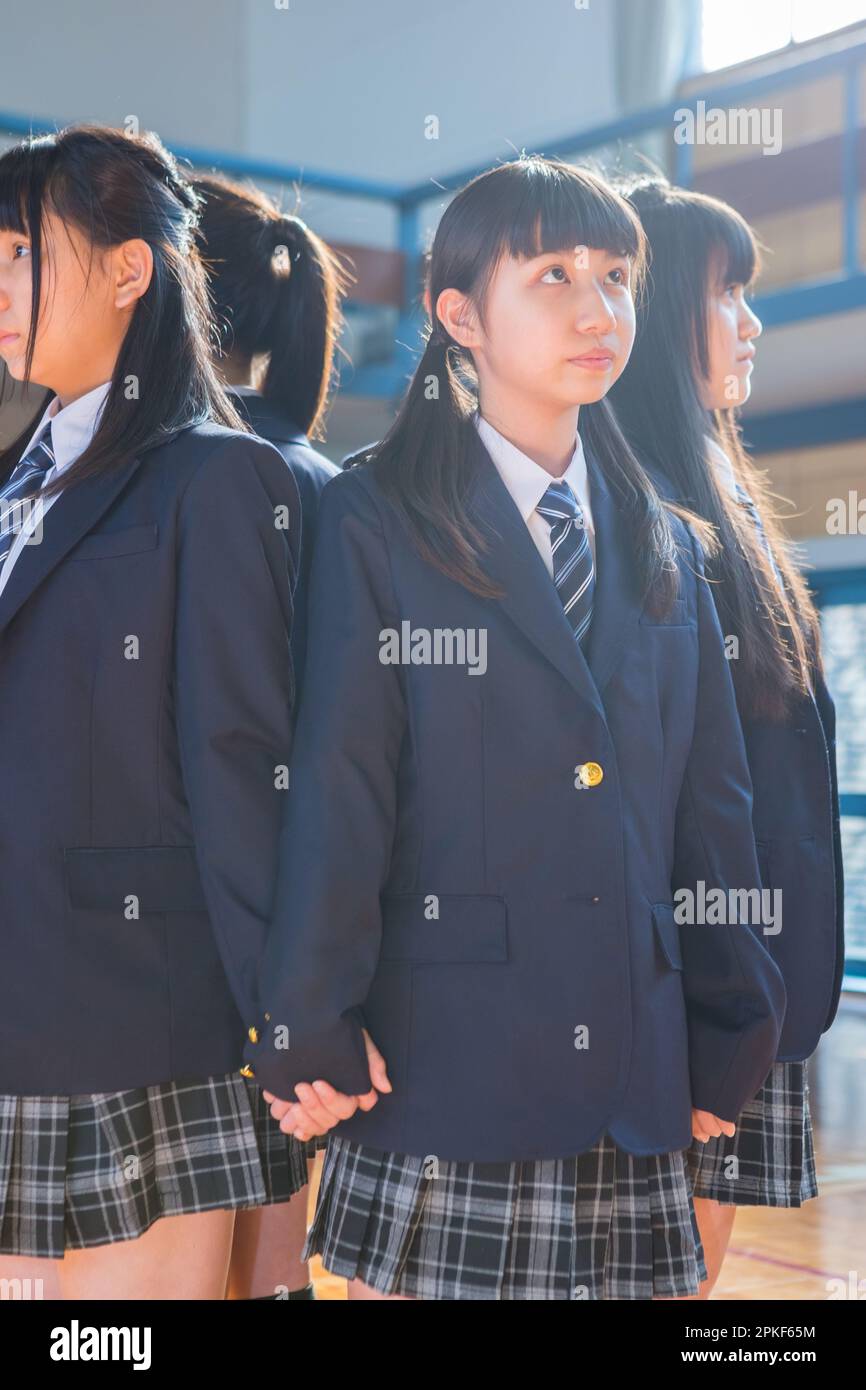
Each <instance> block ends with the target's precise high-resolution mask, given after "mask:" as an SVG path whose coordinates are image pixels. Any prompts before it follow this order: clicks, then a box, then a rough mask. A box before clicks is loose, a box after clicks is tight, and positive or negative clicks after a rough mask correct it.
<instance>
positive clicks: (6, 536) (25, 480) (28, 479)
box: [0, 420, 54, 566]
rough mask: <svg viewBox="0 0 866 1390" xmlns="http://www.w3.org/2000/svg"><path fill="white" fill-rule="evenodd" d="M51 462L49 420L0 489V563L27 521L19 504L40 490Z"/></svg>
mask: <svg viewBox="0 0 866 1390" xmlns="http://www.w3.org/2000/svg"><path fill="white" fill-rule="evenodd" d="M53 465H54V446H53V443H52V439H51V421H50V420H49V421H48V423H47V425H46V426H45V429H44V430H43V431H42V433H41V434H40V436H39V438H38V439H37V440H36V443H35V444H34V445H33V446H32V448H31V449H29V450H28V451H27V453H26V454H25V455H24V457H23V458H22V459H21V461H20V463H16V465H15V467H14V468H13V469H12V472H11V473H10V475H9V478H8V480H7V482H6V483H5V484H4V486H3V487H2V488H0V566H2V564H3V562H4V560H5V559H6V557H7V555H8V554H9V552H10V550H11V549H12V546H13V545H14V543H15V537H16V536H17V534H18V532H19V531H20V530H21V528H22V526H23V525H24V522H25V521H26V520H27V516H28V509H27V507H26V506H23V505H21V504H22V503H23V502H24V499H25V498H28V497H33V496H35V495H36V494H37V493H38V492H40V491H41V488H42V484H43V482H44V481H45V474H46V473H47V472H48V470H49V468H52V467H53Z"/></svg>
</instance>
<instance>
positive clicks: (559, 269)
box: [541, 265, 568, 285]
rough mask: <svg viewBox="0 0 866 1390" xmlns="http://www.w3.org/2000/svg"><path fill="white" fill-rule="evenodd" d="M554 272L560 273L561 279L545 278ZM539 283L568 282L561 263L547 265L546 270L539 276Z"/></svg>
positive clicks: (554, 283) (564, 283) (555, 283)
mask: <svg viewBox="0 0 866 1390" xmlns="http://www.w3.org/2000/svg"><path fill="white" fill-rule="evenodd" d="M556 274H559V275H562V276H563V277H564V278H563V279H562V280H548V279H547V277H548V275H556ZM541 283H542V284H548V285H566V284H568V276H567V275H566V273H565V271H564V270H563V268H562V266H561V265H551V266H548V268H547V270H546V271H545V272H544V274H543V275H542V277H541Z"/></svg>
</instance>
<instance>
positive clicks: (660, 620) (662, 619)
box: [640, 598, 692, 627]
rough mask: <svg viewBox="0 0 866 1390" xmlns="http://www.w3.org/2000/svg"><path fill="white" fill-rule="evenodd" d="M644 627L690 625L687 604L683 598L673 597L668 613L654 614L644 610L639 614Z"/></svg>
mask: <svg viewBox="0 0 866 1390" xmlns="http://www.w3.org/2000/svg"><path fill="white" fill-rule="evenodd" d="M640 620H641V623H642V624H643V626H644V627H691V626H692V624H691V623H690V621H689V610H688V604H687V603H686V601H685V599H684V598H675V599H674V601H673V603H672V604H671V610H670V612H669V613H665V614H664V615H663V616H655V615H654V614H652V613H649V612H647V611H646V610H644V612H643V613H641V616H640Z"/></svg>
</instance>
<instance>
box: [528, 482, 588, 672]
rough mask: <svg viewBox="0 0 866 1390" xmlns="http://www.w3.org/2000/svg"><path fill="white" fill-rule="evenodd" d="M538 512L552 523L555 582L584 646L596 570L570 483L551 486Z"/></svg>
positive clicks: (578, 505) (576, 634)
mask: <svg viewBox="0 0 866 1390" xmlns="http://www.w3.org/2000/svg"><path fill="white" fill-rule="evenodd" d="M536 511H537V512H538V513H539V514H540V515H541V516H543V517H544V519H545V521H549V522H550V546H551V550H552V551H553V582H554V584H555V585H556V592H557V593H558V594H559V598H560V601H561V603H562V606H563V608H564V610H565V616H566V617H567V618H568V621H569V623H570V624H571V626H572V628H573V630H574V635H575V637H576V638H577V640H578V642H579V643H580V644H581V646H583V644H584V639H585V638H586V635H587V633H588V632H589V625H590V622H591V621H592V597H593V593H594V590H595V567H594V565H593V563H592V548H591V546H590V544H589V536H588V535H587V533H586V523H585V521H584V516H583V511H582V509H581V507H580V503H579V502H578V500H577V498H576V497H575V495H574V493H573V492H572V490H571V488H570V487H569V486H568V483H565V482H558V483H551V484H550V487H549V488H548V489H547V491H546V492H545V494H544V496H543V497H542V499H541V501H540V502H539V504H538V506H537V508H536Z"/></svg>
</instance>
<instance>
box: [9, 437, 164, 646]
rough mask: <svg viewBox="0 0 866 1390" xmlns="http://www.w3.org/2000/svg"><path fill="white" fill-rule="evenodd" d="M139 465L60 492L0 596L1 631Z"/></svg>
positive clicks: (135, 461) (131, 464)
mask: <svg viewBox="0 0 866 1390" xmlns="http://www.w3.org/2000/svg"><path fill="white" fill-rule="evenodd" d="M140 463H141V457H136V458H133V459H130V460H129V462H128V463H126V464H124V466H123V467H122V468H119V469H117V471H116V472H112V473H103V474H100V475H98V476H96V477H92V478H85V479H84V481H83V482H81V483H76V484H74V485H73V486H72V487H70V488H68V489H67V490H66V491H65V492H61V494H60V496H59V497H58V498H57V501H56V502H54V503H53V504H52V507H51V510H50V512H48V513H47V515H46V516H45V517H44V519H43V522H42V525H43V531H42V540H41V541H40V542H39V543H38V544H36V545H25V546H24V547H23V549H22V550H21V553H20V554H19V556H18V559H17V560H16V561H15V564H14V566H13V568H12V572H11V574H10V575H9V581H8V583H7V585H6V587H5V589H4V590H3V592H2V593H0V632H2V631H4V629H5V628H6V627H7V625H8V624H9V623H10V622H11V620H12V619H13V618H14V616H15V614H16V613H17V612H18V610H19V608H20V607H21V605H22V604H23V603H26V601H27V599H28V598H29V597H30V595H31V594H32V593H33V592H34V590H36V589H37V588H38V587H39V585H40V584H41V583H42V582H43V580H45V579H47V577H48V575H49V574H50V573H51V571H52V570H53V569H54V567H55V566H56V565H58V564H59V563H60V561H61V560H62V559H63V557H64V556H65V555H66V554H67V553H68V552H69V551H70V550H71V549H72V547H73V546H74V545H76V544H77V543H78V541H80V540H81V539H82V538H83V537H84V536H86V535H87V533H88V531H90V530H92V528H93V527H94V526H95V525H96V523H97V522H98V521H99V518H100V517H101V516H102V515H103V513H104V512H106V511H107V510H108V508H109V507H110V506H111V504H112V502H113V501H114V499H115V498H116V497H117V496H118V495H119V493H120V492H121V491H122V489H123V488H124V487H125V486H126V484H127V483H128V482H129V479H130V478H131V477H132V476H133V474H134V473H135V471H136V469H137V468H138V467H139V465H140Z"/></svg>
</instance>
